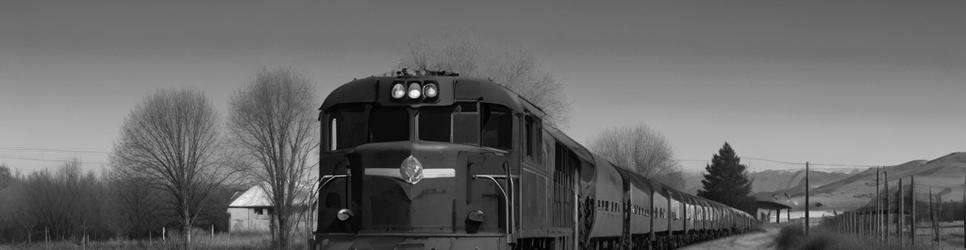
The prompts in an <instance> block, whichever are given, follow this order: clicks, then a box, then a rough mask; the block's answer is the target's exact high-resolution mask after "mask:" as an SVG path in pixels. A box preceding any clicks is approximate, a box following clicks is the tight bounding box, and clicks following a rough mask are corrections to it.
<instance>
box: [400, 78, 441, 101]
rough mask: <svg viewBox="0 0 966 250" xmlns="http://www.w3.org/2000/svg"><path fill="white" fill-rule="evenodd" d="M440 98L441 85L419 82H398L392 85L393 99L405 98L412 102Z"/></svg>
mask: <svg viewBox="0 0 966 250" xmlns="http://www.w3.org/2000/svg"><path fill="white" fill-rule="evenodd" d="M437 96H439V85H437V84H436V83H435V82H418V81H412V82H409V83H408V87H407V85H406V83H403V82H396V83H393V84H392V99H397V100H399V99H403V97H409V99H412V100H419V99H420V98H422V99H423V100H434V99H436V97H437Z"/></svg>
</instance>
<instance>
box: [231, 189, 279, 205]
mask: <svg viewBox="0 0 966 250" xmlns="http://www.w3.org/2000/svg"><path fill="white" fill-rule="evenodd" d="M270 206H272V205H271V203H270V202H269V199H268V193H267V192H265V190H263V189H262V187H261V186H259V185H254V186H252V187H251V188H248V190H245V192H244V193H242V194H241V195H239V196H238V197H236V198H235V200H232V201H231V203H229V204H228V207H270Z"/></svg>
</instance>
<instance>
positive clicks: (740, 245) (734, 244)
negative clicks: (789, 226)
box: [681, 225, 781, 250]
mask: <svg viewBox="0 0 966 250" xmlns="http://www.w3.org/2000/svg"><path fill="white" fill-rule="evenodd" d="M762 229H763V230H764V232H761V231H758V232H751V233H746V234H742V235H735V236H731V237H727V238H721V239H717V240H713V241H707V242H702V243H698V244H694V245H690V246H686V247H684V248H681V249H686V250H704V249H708V250H717V249H722V250H724V249H775V246H774V245H773V244H772V242H773V241H774V239H775V237H776V236H778V231H779V230H781V227H780V226H777V225H775V226H769V225H765V226H762Z"/></svg>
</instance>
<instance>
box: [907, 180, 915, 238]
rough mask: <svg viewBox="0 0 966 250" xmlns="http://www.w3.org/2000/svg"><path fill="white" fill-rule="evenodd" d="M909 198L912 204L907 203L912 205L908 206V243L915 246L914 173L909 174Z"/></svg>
mask: <svg viewBox="0 0 966 250" xmlns="http://www.w3.org/2000/svg"><path fill="white" fill-rule="evenodd" d="M909 200H911V201H912V202H910V203H912V204H910V205H909V206H912V208H910V210H911V216H910V218H909V224H911V225H910V226H909V229H911V230H910V231H909V244H910V245H912V246H915V245H916V176H915V175H913V176H909Z"/></svg>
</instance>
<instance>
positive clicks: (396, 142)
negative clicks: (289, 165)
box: [313, 72, 758, 250]
mask: <svg viewBox="0 0 966 250" xmlns="http://www.w3.org/2000/svg"><path fill="white" fill-rule="evenodd" d="M543 118H544V113H543V111H541V109H540V107H537V106H535V105H534V104H533V103H531V102H529V101H527V100H526V99H525V98H522V97H521V96H519V95H517V94H515V93H514V92H513V91H510V90H509V89H507V88H506V87H504V86H502V85H499V84H497V83H494V82H492V81H489V80H481V79H473V78H464V77H459V76H455V75H453V74H446V73H439V72H435V73H434V74H420V75H412V74H402V73H399V74H397V75H395V76H383V77H368V78H364V79H357V80H353V81H351V82H349V83H346V84H344V85H342V86H340V87H338V88H336V89H335V90H333V91H332V92H331V93H330V94H329V95H328V97H326V98H325V100H324V102H323V104H322V106H321V108H320V114H319V120H320V122H321V129H322V131H321V137H322V138H321V144H320V145H319V146H320V147H319V148H320V156H319V166H320V167H319V169H320V170H319V171H320V175H319V177H320V180H319V190H318V192H319V193H318V194H319V196H318V197H319V203H318V210H317V211H318V216H317V219H318V221H317V228H316V231H315V233H314V236H315V240H314V246H313V247H314V248H315V249H359V250H363V249H366V250H381V249H387V250H390V249H391V250H430V249H433V250H443V249H483V250H491V249H492V250H502V249H667V248H675V247H678V246H682V245H684V244H688V243H690V242H695V241H700V240H707V239H711V238H716V237H722V236H726V235H729V234H734V233H740V232H743V231H748V230H750V229H751V228H753V227H754V226H755V225H756V224H757V223H758V221H757V220H755V219H754V217H752V216H751V215H749V214H747V213H745V212H742V211H739V210H737V209H734V208H731V207H728V206H726V205H723V204H720V203H717V202H714V201H710V200H706V199H703V198H699V197H696V196H693V195H690V194H687V193H684V192H681V191H678V190H675V189H672V188H669V187H667V186H664V185H661V184H659V183H656V182H653V181H649V180H648V179H647V178H644V177H642V176H641V175H639V174H636V173H634V172H631V171H628V170H625V169H624V168H620V167H618V166H615V165H614V164H611V163H610V162H608V161H607V160H604V159H603V158H601V157H599V156H596V155H594V154H593V153H591V152H590V151H588V150H587V149H586V148H584V147H583V146H581V145H580V144H579V143H577V142H576V141H574V140H573V139H571V138H570V137H568V136H567V135H565V134H564V133H562V132H561V131H560V130H558V129H556V128H553V127H552V126H547V125H546V124H545V123H544V121H543Z"/></svg>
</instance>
